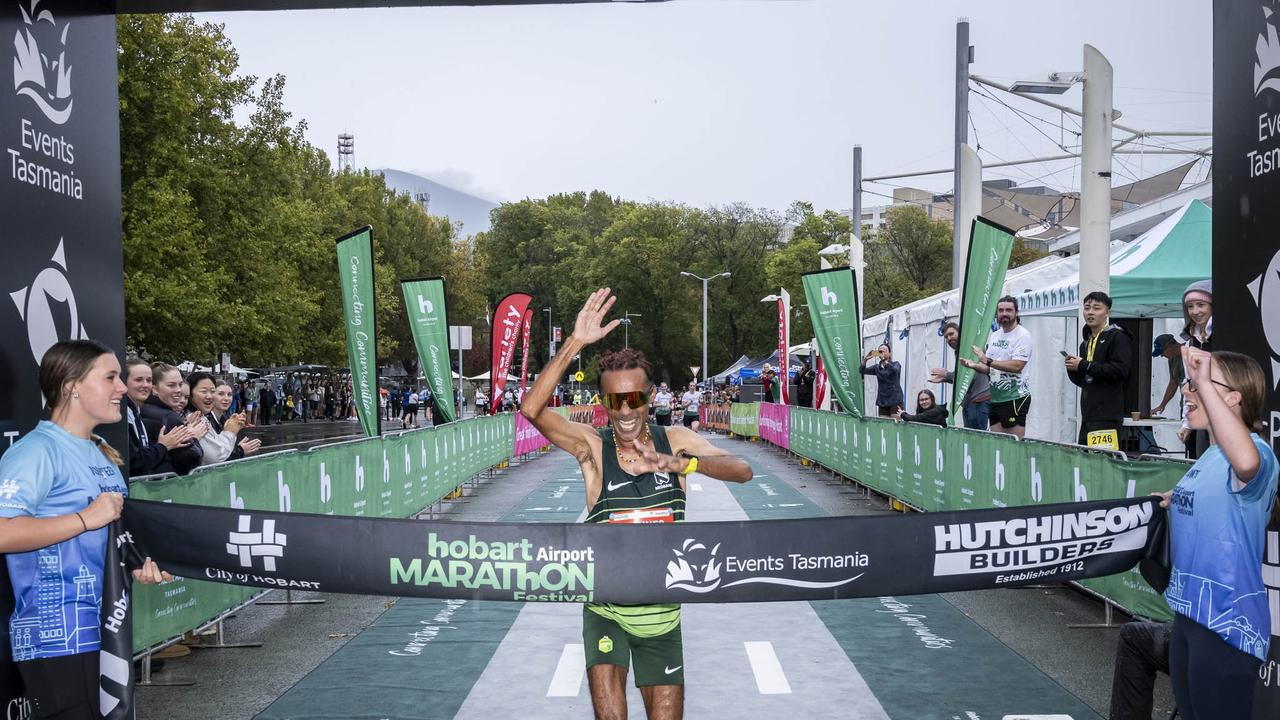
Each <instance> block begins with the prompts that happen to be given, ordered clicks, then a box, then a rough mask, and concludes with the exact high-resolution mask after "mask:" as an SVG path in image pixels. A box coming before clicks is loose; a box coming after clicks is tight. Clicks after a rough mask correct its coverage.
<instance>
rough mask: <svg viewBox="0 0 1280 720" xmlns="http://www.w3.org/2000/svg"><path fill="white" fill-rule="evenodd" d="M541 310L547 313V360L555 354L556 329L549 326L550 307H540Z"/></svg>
mask: <svg viewBox="0 0 1280 720" xmlns="http://www.w3.org/2000/svg"><path fill="white" fill-rule="evenodd" d="M542 312H544V313H546V314H547V362H551V359H552V358H554V357H555V356H556V331H555V328H553V327H551V308H549V307H545V308H542Z"/></svg>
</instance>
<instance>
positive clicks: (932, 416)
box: [893, 390, 948, 427]
mask: <svg viewBox="0 0 1280 720" xmlns="http://www.w3.org/2000/svg"><path fill="white" fill-rule="evenodd" d="M947 415H948V413H947V409H946V408H945V407H942V406H941V405H939V404H938V400H937V398H935V397H934V395H933V391H932V390H921V391H920V393H919V394H918V395H916V414H915V415H912V414H910V413H905V412H903V411H902V410H898V411H897V412H896V413H894V414H893V419H894V420H897V421H899V422H901V421H903V420H905V421H907V422H917V423H927V424H929V425H941V426H943V427H946V425H947Z"/></svg>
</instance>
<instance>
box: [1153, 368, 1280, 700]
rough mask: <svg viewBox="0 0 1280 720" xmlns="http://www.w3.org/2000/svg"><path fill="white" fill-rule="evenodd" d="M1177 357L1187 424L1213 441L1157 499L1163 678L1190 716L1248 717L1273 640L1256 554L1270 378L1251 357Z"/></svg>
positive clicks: (1271, 504) (1262, 532)
mask: <svg viewBox="0 0 1280 720" xmlns="http://www.w3.org/2000/svg"><path fill="white" fill-rule="evenodd" d="M1182 352H1183V362H1184V365H1185V366H1186V372H1187V379H1186V381H1184V382H1185V384H1184V386H1183V388H1182V393H1183V397H1184V398H1186V402H1187V419H1188V421H1189V423H1190V426H1191V428H1192V429H1195V430H1207V431H1208V433H1209V443H1210V444H1209V449H1208V451H1207V452H1205V453H1204V455H1202V456H1200V459H1199V460H1197V461H1196V464H1195V465H1193V466H1192V467H1191V469H1190V470H1188V471H1187V474H1186V475H1184V476H1183V478H1182V480H1180V481H1179V482H1178V484H1177V486H1176V487H1174V489H1173V490H1172V491H1170V492H1168V493H1163V494H1162V496H1163V500H1162V502H1161V503H1160V505H1161V507H1167V508H1170V511H1169V519H1170V527H1171V532H1170V543H1171V548H1172V551H1173V571H1172V574H1171V577H1170V581H1169V587H1168V589H1167V590H1166V591H1165V599H1166V601H1167V602H1168V603H1169V607H1170V608H1171V609H1172V610H1173V611H1174V613H1175V614H1174V621H1173V630H1172V633H1171V635H1170V640H1169V678H1170V680H1171V681H1172V683H1173V694H1174V698H1175V699H1176V700H1177V703H1178V710H1179V712H1181V713H1182V716H1183V717H1186V718H1188V720H1203V719H1204V718H1215V719H1216V718H1248V717H1249V716H1250V713H1251V707H1252V700H1253V686H1254V683H1255V682H1256V680H1257V675H1258V666H1259V665H1260V664H1261V663H1262V662H1263V660H1264V659H1265V658H1266V656H1267V649H1268V644H1269V641H1270V639H1271V617H1270V610H1269V608H1268V606H1267V593H1266V588H1265V586H1264V585H1263V583H1262V549H1263V542H1264V539H1265V536H1266V527H1267V522H1268V518H1269V517H1270V516H1272V515H1275V514H1277V511H1276V509H1275V506H1276V476H1277V463H1276V456H1275V453H1274V452H1272V450H1271V446H1270V445H1269V444H1268V443H1267V442H1265V441H1264V440H1263V439H1262V438H1261V437H1260V436H1259V435H1258V432H1259V431H1260V430H1262V428H1263V410H1264V403H1265V399H1266V391H1267V385H1266V379H1265V376H1264V375H1263V372H1262V368H1261V367H1259V366H1258V363H1257V362H1256V361H1255V360H1254V359H1253V358H1251V357H1249V356H1247V355H1241V354H1239V353H1232V352H1216V353H1212V354H1211V353H1207V352H1204V351H1203V350H1197V349H1195V348H1192V347H1184V348H1183V350H1182Z"/></svg>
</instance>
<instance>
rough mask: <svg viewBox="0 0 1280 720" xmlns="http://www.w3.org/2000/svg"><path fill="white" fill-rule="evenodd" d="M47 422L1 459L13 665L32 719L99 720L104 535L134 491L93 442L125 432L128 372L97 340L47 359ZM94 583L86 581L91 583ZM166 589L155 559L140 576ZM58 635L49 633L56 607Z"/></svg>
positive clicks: (43, 381)
mask: <svg viewBox="0 0 1280 720" xmlns="http://www.w3.org/2000/svg"><path fill="white" fill-rule="evenodd" d="M40 392H41V393H42V394H43V395H44V400H45V405H46V406H47V407H48V408H49V415H50V418H49V419H48V420H43V421H41V422H40V423H39V424H38V425H36V427H35V429H33V430H32V431H31V432H29V433H27V434H26V435H25V436H24V437H23V438H22V439H20V440H18V442H16V443H14V445H13V447H11V448H9V450H8V451H7V452H5V454H4V457H3V458H0V478H4V480H3V481H2V482H3V483H4V487H5V492H4V493H3V495H0V498H2V499H0V553H5V561H6V563H7V565H8V570H9V578H10V581H11V583H12V585H13V594H14V601H15V604H14V611H13V615H12V616H11V617H10V618H8V622H9V630H10V640H11V644H12V650H13V659H14V661H15V662H16V664H17V666H18V671H19V673H20V674H21V675H22V680H23V684H24V685H25V686H26V696H27V698H28V699H29V700H30V701H31V704H32V706H33V708H32V709H33V710H34V714H35V716H36V717H57V718H59V720H90V718H95V719H96V718H98V717H100V716H99V713H98V649H99V647H100V645H101V639H100V637H99V622H100V620H99V614H98V613H99V607H100V606H101V604H102V580H103V572H104V567H103V565H104V564H105V561H106V550H107V547H106V546H107V538H108V532H107V530H106V529H105V528H106V526H107V525H108V524H110V523H111V522H112V521H113V520H115V519H116V518H118V517H120V511H121V510H122V509H123V507H124V496H125V494H126V493H127V492H128V489H127V486H126V485H125V480H124V476H123V475H122V474H121V473H120V468H119V467H117V466H118V465H120V464H122V463H123V459H122V458H121V457H120V454H119V453H118V452H116V451H115V449H114V448H112V447H111V446H110V445H108V444H107V443H106V442H105V441H104V440H103V439H102V438H101V437H99V436H97V435H96V434H94V429H95V428H96V427H97V426H99V425H110V424H114V423H117V422H120V419H121V405H122V403H123V402H124V397H125V392H126V388H125V384H124V383H123V382H122V381H121V378H120V362H119V360H117V359H116V355H115V353H114V352H113V351H112V350H111V349H110V348H108V347H106V346H104V345H101V344H99V343H97V342H94V341H92V340H67V341H63V342H60V343H57V344H56V345H54V346H53V347H51V348H49V351H48V352H46V353H45V355H44V357H43V358H42V359H41V360H40ZM86 575H87V576H88V579H87V581H86ZM133 575H134V577H135V578H136V579H138V580H139V581H140V582H144V583H158V582H162V581H165V580H170V579H172V577H171V576H170V575H169V574H168V573H162V572H160V569H159V568H157V567H156V564H155V562H153V561H152V560H151V558H147V559H146V562H145V564H144V566H143V567H142V568H140V569H138V570H135V571H134V573H133ZM50 602H53V603H56V604H57V605H58V607H57V608H56V610H55V611H54V612H53V613H52V615H51V616H52V617H53V618H54V621H53V622H54V623H55V624H56V625H57V627H49V626H48V623H49V619H48V618H49V617H50V613H49V612H48V610H49V607H48V604H49V603H50Z"/></svg>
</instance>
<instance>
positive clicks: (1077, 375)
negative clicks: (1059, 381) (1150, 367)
mask: <svg viewBox="0 0 1280 720" xmlns="http://www.w3.org/2000/svg"><path fill="white" fill-rule="evenodd" d="M1084 322H1085V328H1084V340H1083V341H1081V343H1080V355H1079V356H1076V355H1068V356H1067V357H1066V360H1065V361H1064V364H1065V365H1066V368H1067V377H1068V378H1070V379H1071V382H1073V383H1075V384H1076V385H1077V386H1079V388H1080V415H1081V418H1080V436H1079V437H1078V438H1077V440H1076V442H1078V443H1079V444H1081V445H1087V446H1089V447H1098V448H1106V449H1109V450H1119V449H1120V428H1121V426H1122V425H1123V424H1124V399H1125V392H1124V389H1125V383H1126V382H1128V380H1129V371H1130V368H1132V367H1133V339H1132V338H1131V337H1130V336H1129V332H1128V331H1127V330H1125V329H1124V328H1122V327H1120V326H1119V325H1113V324H1111V298H1110V297H1109V296H1108V295H1107V294H1106V293H1104V292H1098V291H1094V292H1091V293H1089V294H1088V295H1086V296H1085V297H1084Z"/></svg>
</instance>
